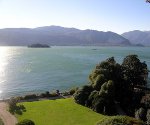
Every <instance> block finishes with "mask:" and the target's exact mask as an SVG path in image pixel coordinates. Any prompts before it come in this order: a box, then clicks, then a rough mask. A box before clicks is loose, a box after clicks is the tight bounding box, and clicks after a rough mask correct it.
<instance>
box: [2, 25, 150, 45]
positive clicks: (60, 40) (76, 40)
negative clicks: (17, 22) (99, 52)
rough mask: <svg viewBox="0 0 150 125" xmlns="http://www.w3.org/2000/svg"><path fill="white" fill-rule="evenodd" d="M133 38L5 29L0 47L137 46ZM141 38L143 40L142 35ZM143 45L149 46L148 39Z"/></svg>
mask: <svg viewBox="0 0 150 125" xmlns="http://www.w3.org/2000/svg"><path fill="white" fill-rule="evenodd" d="M144 33H145V32H144ZM147 33H148V32H147ZM149 34H150V32H149ZM135 35H139V34H135ZM133 36H134V34H133V33H132V34H131V35H130V32H129V33H124V34H122V35H119V34H117V33H114V32H111V31H108V32H103V31H97V30H89V29H87V30H80V29H76V28H65V27H60V26H44V27H37V28H5V29H0V46H7V45H8V46H27V45H31V44H36V43H41V44H48V45H50V46H54V45H56V46H63V45H64V46H65V45H67V46H89V45H93V46H95V45H96V46H131V45H133V44H139V43H140V42H134V39H133ZM143 38H145V37H144V35H143ZM149 39H150V35H149ZM135 41H136V39H135ZM140 44H142V43H140ZM143 45H149V43H148V39H147V41H146V40H145V41H144V44H143Z"/></svg>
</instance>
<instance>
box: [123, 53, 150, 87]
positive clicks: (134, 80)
mask: <svg viewBox="0 0 150 125" xmlns="http://www.w3.org/2000/svg"><path fill="white" fill-rule="evenodd" d="M122 68H123V75H124V79H125V80H126V81H127V82H126V84H129V87H131V89H133V88H134V87H135V86H136V85H146V83H147V77H148V69H147V65H146V64H145V62H143V63H142V62H140V60H139V59H138V56H137V55H129V56H127V57H125V58H124V60H123V63H122Z"/></svg>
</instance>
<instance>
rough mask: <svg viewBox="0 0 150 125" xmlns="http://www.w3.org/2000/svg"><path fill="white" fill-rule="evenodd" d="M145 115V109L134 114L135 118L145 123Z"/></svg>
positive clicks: (140, 109)
mask: <svg viewBox="0 0 150 125" xmlns="http://www.w3.org/2000/svg"><path fill="white" fill-rule="evenodd" d="M146 114H147V112H146V109H144V108H142V107H141V108H139V109H138V110H137V111H136V112H135V118H136V119H140V120H143V121H146Z"/></svg>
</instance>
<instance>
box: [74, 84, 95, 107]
mask: <svg viewBox="0 0 150 125" xmlns="http://www.w3.org/2000/svg"><path fill="white" fill-rule="evenodd" d="M92 90H93V88H92V86H89V85H85V86H83V87H82V88H80V89H78V90H77V91H76V92H75V94H74V99H75V102H76V103H78V104H81V105H85V104H86V102H87V99H88V97H89V95H90V93H91V92H92Z"/></svg>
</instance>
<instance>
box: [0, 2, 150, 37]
mask: <svg viewBox="0 0 150 125" xmlns="http://www.w3.org/2000/svg"><path fill="white" fill-rule="evenodd" d="M50 25H57V26H63V27H74V28H78V29H83V30H84V29H92V30H99V31H113V32H116V33H118V34H121V33H123V32H127V31H132V30H144V31H145V30H150V4H149V3H146V2H145V0H0V29H2V28H35V27H41V26H50Z"/></svg>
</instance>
